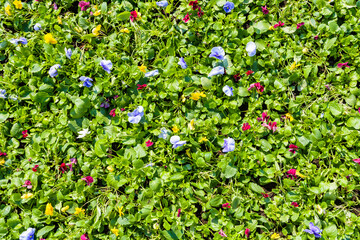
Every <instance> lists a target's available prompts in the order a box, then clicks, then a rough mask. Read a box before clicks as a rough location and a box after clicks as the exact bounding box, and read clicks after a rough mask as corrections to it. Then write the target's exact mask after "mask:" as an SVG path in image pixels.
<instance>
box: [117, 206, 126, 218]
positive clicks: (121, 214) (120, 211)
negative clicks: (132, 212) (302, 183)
mask: <svg viewBox="0 0 360 240" xmlns="http://www.w3.org/2000/svg"><path fill="white" fill-rule="evenodd" d="M123 208H124V206H121V207H118V209H119V216H120V217H121V216H123V215H125V214H124V213H123V211H122V210H123Z"/></svg>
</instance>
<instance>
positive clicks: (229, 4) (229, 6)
mask: <svg viewBox="0 0 360 240" xmlns="http://www.w3.org/2000/svg"><path fill="white" fill-rule="evenodd" d="M234 7H235V5H234V3H232V2H226V3H225V4H224V7H223V8H224V10H225V12H226V13H230V12H231V10H233V9H234Z"/></svg>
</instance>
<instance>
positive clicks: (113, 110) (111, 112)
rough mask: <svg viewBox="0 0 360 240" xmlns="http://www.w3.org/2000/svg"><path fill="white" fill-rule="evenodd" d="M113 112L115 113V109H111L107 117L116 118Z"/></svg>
mask: <svg viewBox="0 0 360 240" xmlns="http://www.w3.org/2000/svg"><path fill="white" fill-rule="evenodd" d="M115 112H116V108H114V109H111V111H110V113H109V115H110V116H112V117H115V116H116V113H115Z"/></svg>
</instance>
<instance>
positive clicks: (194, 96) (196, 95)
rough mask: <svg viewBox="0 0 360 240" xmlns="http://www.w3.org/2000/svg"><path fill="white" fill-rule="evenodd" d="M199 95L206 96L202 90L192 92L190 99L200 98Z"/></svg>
mask: <svg viewBox="0 0 360 240" xmlns="http://www.w3.org/2000/svg"><path fill="white" fill-rule="evenodd" d="M200 97H206V95H205V94H204V92H196V93H192V94H191V97H190V99H192V100H195V101H197V100H199V99H200Z"/></svg>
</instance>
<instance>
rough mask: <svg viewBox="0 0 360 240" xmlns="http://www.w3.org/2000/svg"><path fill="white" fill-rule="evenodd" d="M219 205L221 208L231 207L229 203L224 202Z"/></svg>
mask: <svg viewBox="0 0 360 240" xmlns="http://www.w3.org/2000/svg"><path fill="white" fill-rule="evenodd" d="M221 206H222V208H231V206H230V203H224V204H222V205H221Z"/></svg>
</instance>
